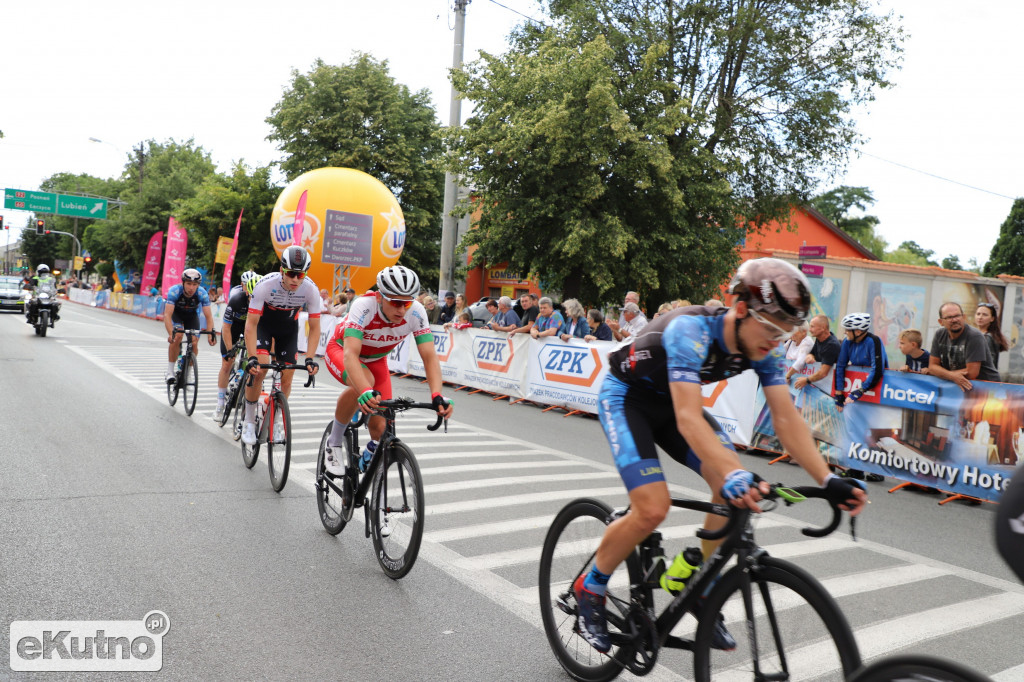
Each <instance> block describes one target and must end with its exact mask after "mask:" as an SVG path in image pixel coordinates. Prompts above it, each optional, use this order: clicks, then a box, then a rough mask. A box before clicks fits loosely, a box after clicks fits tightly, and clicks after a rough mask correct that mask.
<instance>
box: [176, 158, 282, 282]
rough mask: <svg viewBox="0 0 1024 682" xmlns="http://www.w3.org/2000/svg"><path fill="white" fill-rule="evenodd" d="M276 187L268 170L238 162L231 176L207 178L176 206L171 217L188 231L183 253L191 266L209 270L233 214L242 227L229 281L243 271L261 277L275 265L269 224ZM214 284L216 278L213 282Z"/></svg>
mask: <svg viewBox="0 0 1024 682" xmlns="http://www.w3.org/2000/svg"><path fill="white" fill-rule="evenodd" d="M280 193H281V188H280V187H278V186H276V185H274V184H273V183H272V182H271V179H270V168H269V167H259V168H256V169H255V170H253V171H251V172H250V170H249V168H248V167H247V166H246V165H245V164H244V163H243V162H241V161H239V162H237V163H236V164H235V166H234V168H233V169H232V171H231V173H230V174H227V175H225V174H220V173H216V174H214V175H210V176H207V177H206V179H205V180H204V181H203V184H202V185H200V186H199V189H198V190H197V192H196V194H195V196H193V197H190V198H188V199H182V200H180V201H178V202H176V203H175V206H174V216H175V218H177V219H178V221H179V222H180V223H181V224H182V226H183V227H185V229H187V230H188V233H189V243H188V252H189V258H190V260H191V262H192V263H195V264H196V265H200V266H202V267H205V268H207V269H208V270H209V271H211V272H212V271H213V269H214V259H215V258H216V252H217V242H218V240H219V238H220V237H234V235H235V225H236V224H237V222H238V214H239V212H241V211H242V210H243V209H244V213H243V214H242V227H241V229H240V230H239V233H238V250H237V251H236V253H235V265H234V268H233V275H232V278H233V280H235V281H238V277H239V276H240V275H241V274H242V272H244V271H245V270H255V271H256V272H258V273H260V274H266V273H268V272H271V271H273V270H276V269H277V267H278V258H277V254H276V253H275V252H274V247H273V245H272V244H271V241H270V239H269V231H268V226H269V225H270V218H271V214H272V213H273V211H274V204H275V203H276V201H277V197H278V195H279V194H280ZM217 283H218V284H219V280H218V281H217Z"/></svg>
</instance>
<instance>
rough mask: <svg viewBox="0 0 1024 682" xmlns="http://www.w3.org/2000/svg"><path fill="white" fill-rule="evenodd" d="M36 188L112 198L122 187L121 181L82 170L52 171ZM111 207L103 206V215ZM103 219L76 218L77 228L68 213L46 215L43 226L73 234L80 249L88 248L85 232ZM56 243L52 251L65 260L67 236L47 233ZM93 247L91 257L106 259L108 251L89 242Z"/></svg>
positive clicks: (69, 245) (68, 251) (69, 249)
mask: <svg viewBox="0 0 1024 682" xmlns="http://www.w3.org/2000/svg"><path fill="white" fill-rule="evenodd" d="M39 188H40V189H41V190H42V191H44V192H56V193H58V194H79V195H87V196H94V197H104V198H107V199H112V198H115V197H117V196H118V195H119V194H120V193H121V191H122V190H123V189H124V183H123V182H121V181H120V180H116V179H104V178H98V177H95V176H93V175H88V174H86V173H82V174H78V175H75V174H74V173H55V174H54V175H51V176H50V177H48V178H46V179H45V180H43V181H42V183H40V186H39ZM114 210H115V209H114V208H113V207H112V206H108V207H107V215H108V216H110V215H111V213H112V212H113V211H114ZM104 222H105V221H98V220H93V219H87V218H78V219H77V228H76V226H75V223H76V220H75V218H71V217H68V216H59V215H48V216H46V226H47V228H48V229H50V230H59V231H61V232H67V233H68V234H77V235H78V240H79V241H80V242H81V243H82V248H83V249H84V250H87V251H90V253H92V249H90V243H89V240H87V238H86V233H87V232H89V231H90V228H91V227H92V226H94V225H102V224H104ZM47 238H48V239H50V240H53V241H54V242H55V243H56V247H55V253H56V257H57V258H62V259H68V258H70V256H71V253H72V248H73V247H72V242H73V240H72V239H71V237H67V236H64V235H56V234H54V235H50V236H49V237H47ZM92 246H93V247H98V248H97V249H96V251H97V252H96V253H93V256H94V257H96V258H107V257H108V254H106V253H104V248H103V246H102V245H101V244H98V243H97V242H95V241H93V242H92Z"/></svg>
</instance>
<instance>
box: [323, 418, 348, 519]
mask: <svg viewBox="0 0 1024 682" xmlns="http://www.w3.org/2000/svg"><path fill="white" fill-rule="evenodd" d="M333 427H334V422H333V421H332V422H328V423H327V428H326V429H324V435H323V436H322V437H321V438H320V449H319V451H318V452H317V456H316V489H315V493H316V507H317V510H318V511H319V512H320V523H322V524H323V526H324V530H326V531H327V532H328V533H330V534H331V535H337V534H338V533H340V532H341V531H342V530H343V529H344V528H345V524H347V523H348V522H349V521H351V520H352V510H353V507H352V491H353V490H355V486H354V484H353V482H352V481H350V480H349V477H348V476H345V477H344V478H343V479H342V478H336V477H331V478H330V480H331V482H333V483H334V485H336V486H338V487H339V488H341V489H342V490H343V491H345V492H346V493H347V495H339V494H338V491H336V490H335V489H334V488H332V487H331V486H330V484H329V483H328V482H327V481H328V473H327V469H326V465H325V462H326V460H327V439H328V438H329V437H330V435H331V429H332V428H333ZM353 478H354V474H353ZM346 499H347V500H348V502H347V503H346V502H345V500H346Z"/></svg>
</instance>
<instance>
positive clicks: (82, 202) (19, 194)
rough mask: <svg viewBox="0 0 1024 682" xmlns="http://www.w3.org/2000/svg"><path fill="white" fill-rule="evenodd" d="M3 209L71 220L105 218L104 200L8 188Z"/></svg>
mask: <svg viewBox="0 0 1024 682" xmlns="http://www.w3.org/2000/svg"><path fill="white" fill-rule="evenodd" d="M4 208H13V209H15V210H18V211H34V212H36V213H52V214H55V215H66V216H70V217H72V218H93V219H95V220H104V219H106V217H107V200H106V199H94V198H92V197H77V196H72V195H70V194H55V193H53V192H37V191H34V190H26V189H11V188H10V187H8V188H6V189H4Z"/></svg>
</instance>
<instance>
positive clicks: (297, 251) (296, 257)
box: [281, 245, 311, 272]
mask: <svg viewBox="0 0 1024 682" xmlns="http://www.w3.org/2000/svg"><path fill="white" fill-rule="evenodd" d="M310 263H311V261H310V258H309V252H308V251H306V250H305V249H304V248H302V247H301V246H298V245H292V246H289V247H288V248H287V249H285V250H284V253H282V254H281V267H282V268H284V269H285V270H298V271H299V272H306V271H307V270H309V266H310Z"/></svg>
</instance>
